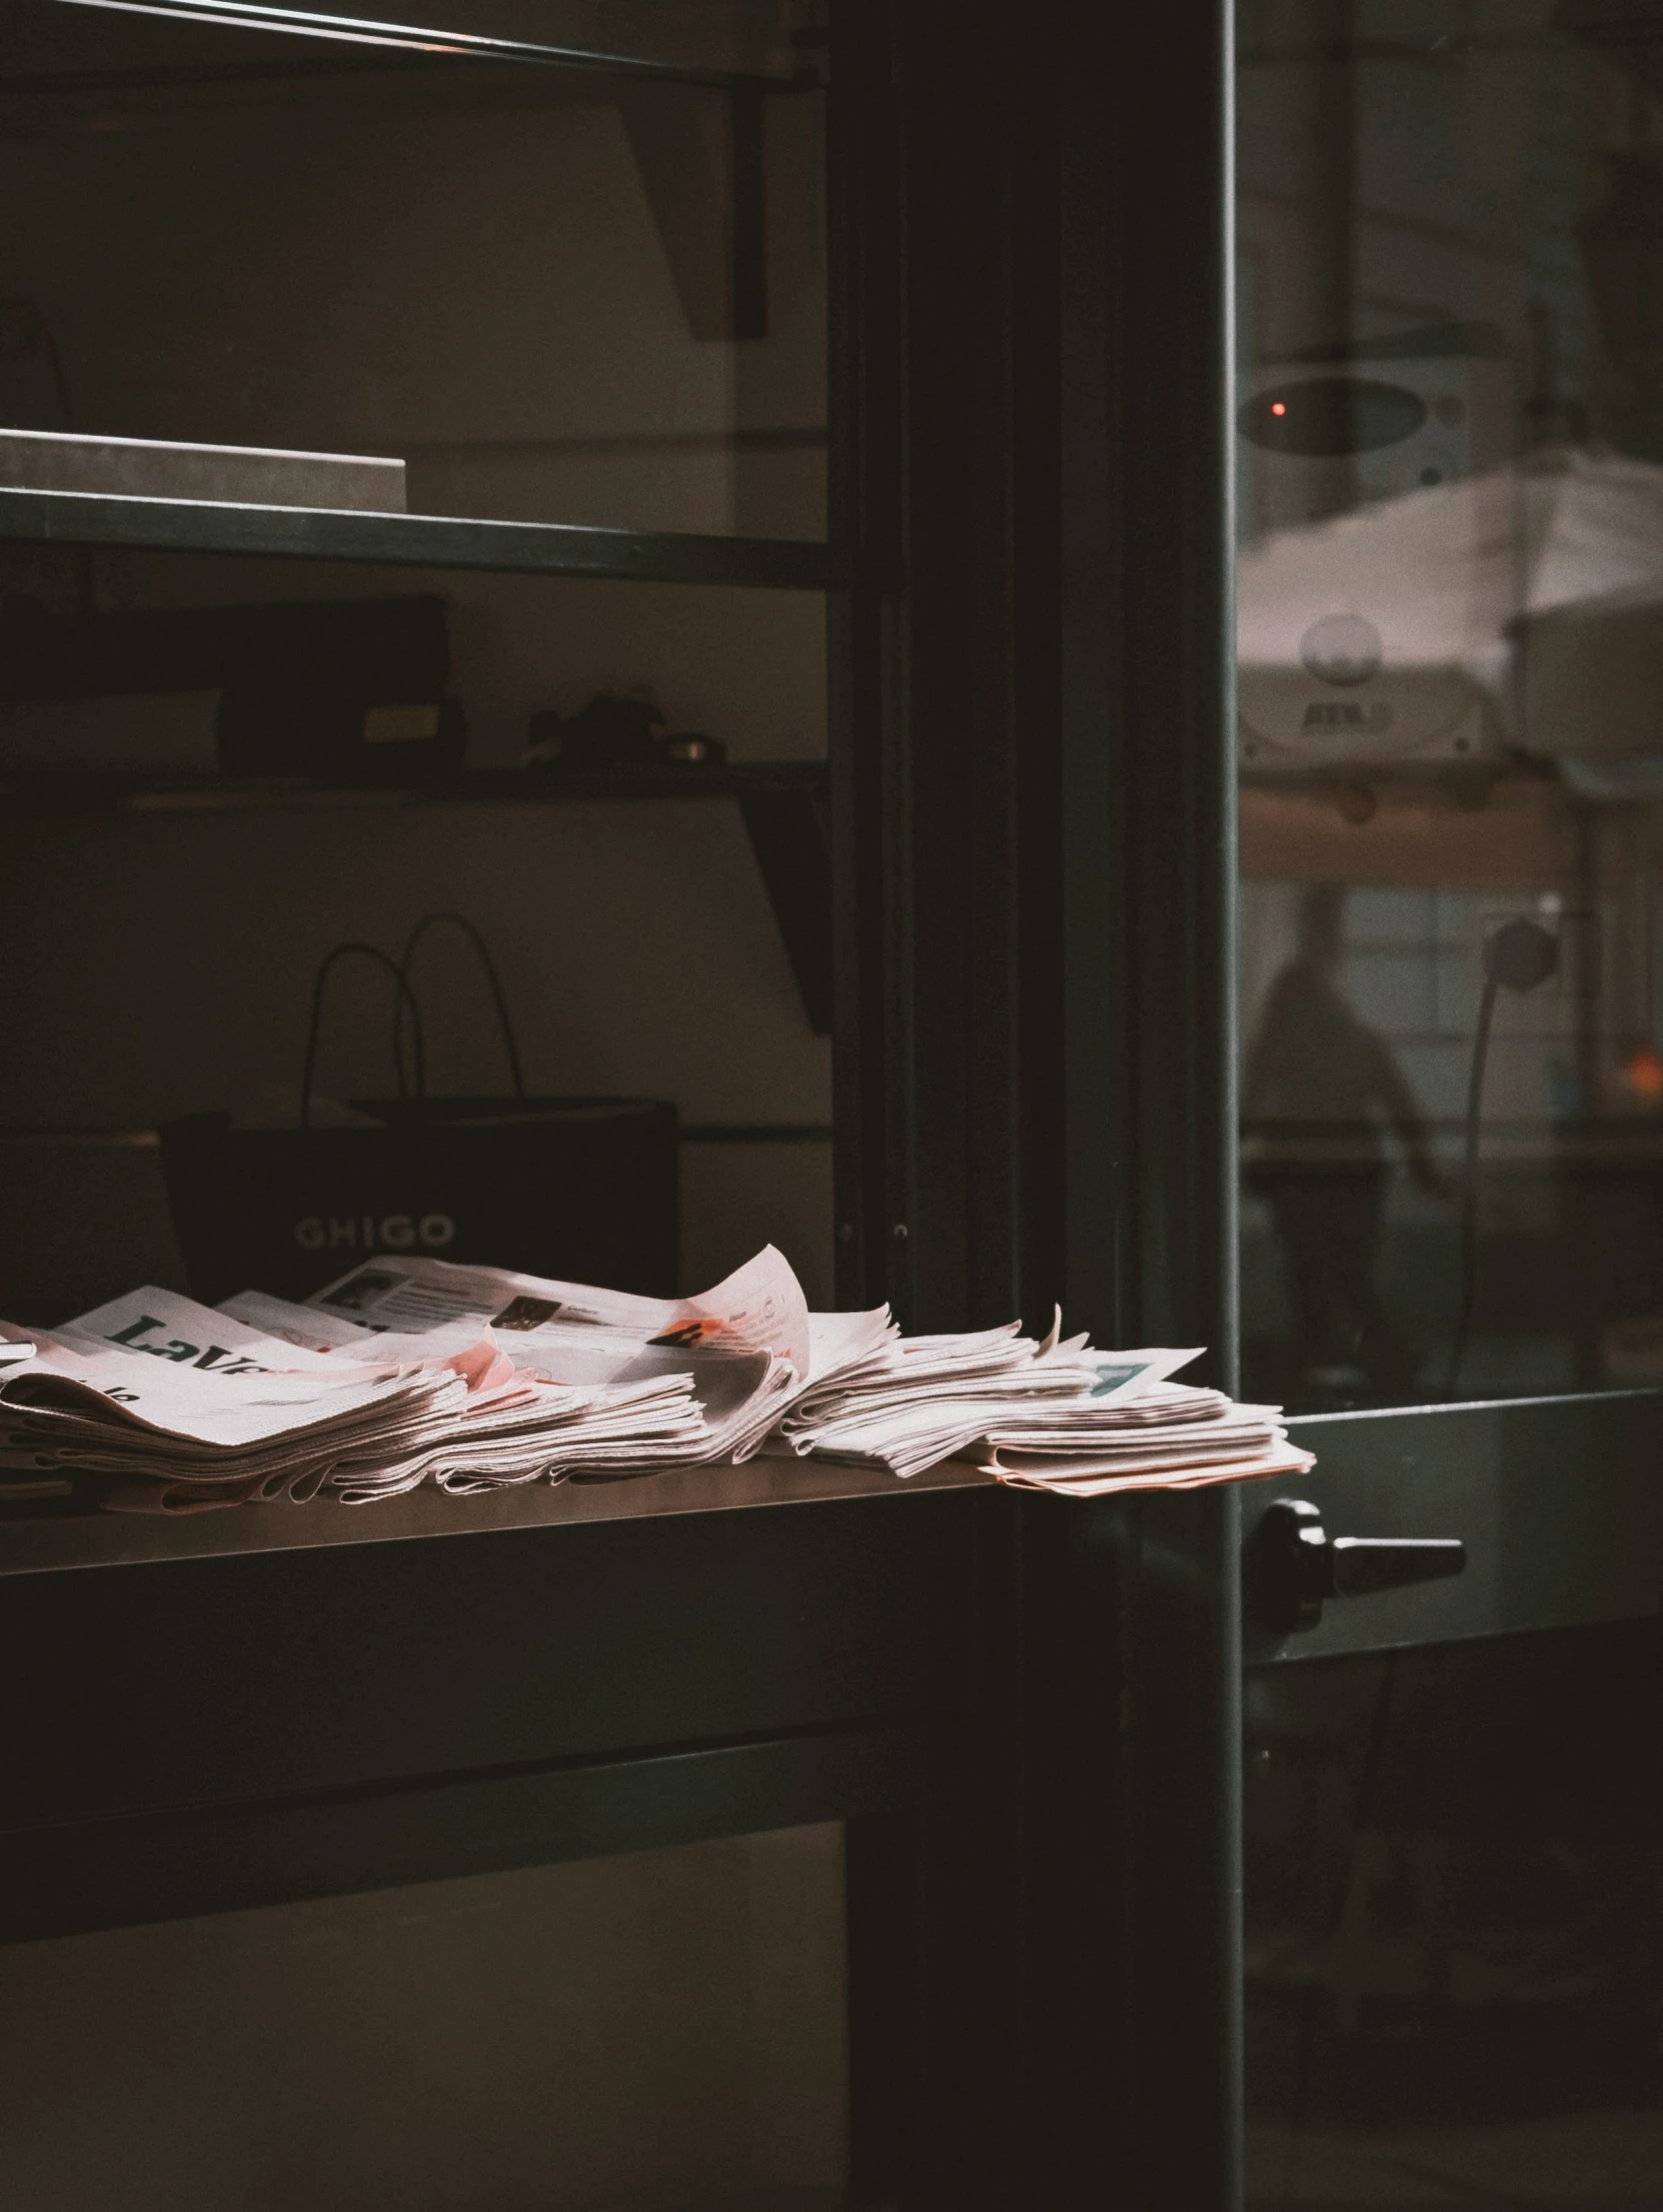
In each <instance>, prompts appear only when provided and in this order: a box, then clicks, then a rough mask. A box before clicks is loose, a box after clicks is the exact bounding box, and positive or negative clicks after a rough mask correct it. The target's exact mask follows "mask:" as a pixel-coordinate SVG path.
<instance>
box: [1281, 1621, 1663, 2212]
mask: <svg viewBox="0 0 1663 2212" xmlns="http://www.w3.org/2000/svg"><path fill="white" fill-rule="evenodd" d="M1614 1683H1620V1684H1621V1685H1622V1686H1623V1688H1622V1694H1621V1695H1620V1696H1613V1694H1612V1685H1613V1684H1614ZM1660 1692H1663V1626H1660V1624H1659V1623H1657V1622H1655V1621H1644V1622H1639V1623H1634V1624H1629V1625H1624V1626H1622V1627H1614V1628H1613V1627H1602V1628H1579V1629H1570V1630H1564V1631H1554V1632H1552V1633H1547V1634H1540V1635H1533V1636H1522V1637H1511V1638H1506V1639H1500V1640H1495V1641H1486V1642H1478V1643H1472V1644H1464V1645H1445V1646H1441V1647H1428V1648H1422V1649H1418V1650H1406V1651H1401V1652H1392V1653H1388V1654H1385V1655H1383V1656H1380V1657H1366V1658H1346V1659H1326V1660H1315V1661H1301V1662H1299V1663H1297V1664H1291V1665H1281V1666H1268V1667H1260V1668H1255V1669H1251V1670H1250V1671H1249V1673H1248V1676H1247V1682H1246V1760H1247V1767H1246V1799H1245V1802H1246V1845H1247V2024H1248V2025H1247V2107H1248V2132H1247V2142H1248V2202H1249V2204H1250V2205H1252V2206H1253V2207H1254V2208H1255V2212H1293V2208H1294V2207H1298V2208H1299V2212H1326V2208H1334V2212H1338V2208H1339V2207H1341V2206H1344V2207H1345V2208H1346V2212H1372V2208H1375V2207H1380V2208H1384V2207H1386V2206H1437V2205H1450V2206H1455V2205H1496V2206H1499V2205H1532V2206H1537V2205H1539V2206H1543V2207H1553V2208H1555V2212H1617V2208H1618V2207H1622V2208H1624V2212H1644V2208H1650V2212H1656V2208H1657V2207H1659V2206H1663V2064H1660V2063H1659V2056H1660V2048H1663V2046H1660V2041H1659V2035H1660V2029H1663V1825H1660V1822H1659V1817H1658V1803H1657V1795H1656V1789H1655V1786H1654V1783H1655V1777H1654V1774H1653V1771H1652V1767H1653V1762H1652V1760H1651V1759H1650V1757H1649V1756H1648V1755H1647V1750H1646V1747H1645V1745H1644V1744H1643V1743H1642V1742H1641V1740H1640V1739H1639V1737H1637V1735H1636V1728H1635V1716H1636V1714H1646V1713H1649V1712H1650V1711H1652V1710H1653V1709H1655V1705H1656V1700H1657V1697H1658V1695H1659V1693H1660ZM1640 1725H1641V1729H1642V1731H1643V1729H1644V1725H1645V1724H1644V1722H1643V1721H1642V1722H1641V1724H1640Z"/></svg>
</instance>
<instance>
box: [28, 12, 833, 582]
mask: <svg viewBox="0 0 1663 2212" xmlns="http://www.w3.org/2000/svg"><path fill="white" fill-rule="evenodd" d="M229 12H230V13H232V14H235V12H236V11H235V10H231V11H229ZM335 12H336V13H337V14H346V13H347V12H348V11H346V10H344V9H338V10H336V11H335ZM359 12H360V13H362V14H364V15H367V16H371V17H375V16H378V15H379V14H381V13H384V12H385V13H386V14H388V15H390V16H393V17H396V18H399V20H401V21H402V20H403V18H402V17H399V9H398V7H397V5H396V4H395V0H387V7H386V9H385V10H381V9H379V8H377V7H366V8H365V9H363V10H361V11H359ZM416 18H417V31H418V34H419V32H420V26H421V25H422V24H423V23H427V22H432V21H437V20H441V19H445V18H450V19H452V20H458V21H459V27H460V28H461V29H463V30H465V31H467V32H470V33H476V34H478V33H488V34H493V35H502V34H506V35H508V36H511V37H514V36H518V37H524V36H526V35H527V33H528V28H529V27H531V26H532V25H533V20H534V19H535V18H541V19H542V22H541V32H540V35H541V36H542V37H543V38H545V39H547V40H550V41H558V40H560V39H562V38H567V39H574V40H579V41H581V42H582V43H584V44H585V45H586V46H587V45H589V44H591V43H592V42H593V41H594V40H595V39H597V38H601V39H604V40H606V41H607V42H608V43H607V44H606V45H605V48H604V50H605V51H607V52H609V53H614V54H618V55H622V56H623V57H624V58H625V59H626V60H629V59H631V58H641V57H643V56H645V57H647V58H659V57H661V56H665V57H668V58H669V59H670V60H671V61H672V62H674V63H675V64H677V65H678V66H681V65H683V64H686V65H687V66H690V67H694V68H697V69H703V70H706V71H709V70H710V69H712V68H713V66H714V67H717V68H719V69H720V68H728V67H732V66H735V65H737V64H743V65H745V73H744V74H743V75H742V76H740V77H738V78H736V79H735V80H734V81H733V82H732V83H730V82H728V81H727V80H726V79H725V78H723V77H722V76H720V75H714V76H706V77H703V78H700V79H698V81H692V80H690V81H671V80H667V79H661V78H657V77H654V76H652V75H651V74H648V75H643V74H641V73H639V72H636V73H632V72H631V71H629V70H628V69H624V68H618V69H612V70H606V69H594V68H577V67H574V68H566V67H552V66H544V65H541V64H538V63H535V62H530V61H525V60H513V59H510V60H500V59H483V58H480V57H479V56H477V55H475V56H471V57H470V56H466V55H462V56H459V55H457V54H454V53H448V52H443V51H436V50H434V48H433V46H432V42H431V41H424V39H423V38H422V37H421V36H420V35H417V36H415V37H414V38H413V39H411V40H400V39H399V38H396V37H394V38H388V37H384V36H383V35H382V34H381V33H379V32H375V33H365V34H364V35H363V36H362V37H360V36H359V35H357V34H354V35H352V36H346V35H342V34H341V33H338V32H333V31H332V32H329V33H328V35H323V34H319V35H307V36H303V35H297V34H294V33H283V34H278V33H275V32H272V31H269V30H264V29H260V28H255V27H250V26H249V25H248V24H239V23H235V22H225V21H219V22H215V21H212V20H193V19H191V12H190V10H189V9H185V10H182V11H179V12H178V13H177V14H175V15H172V16H170V15H168V14H167V13H166V12H165V11H164V12H163V13H162V14H161V15H150V14H145V13H142V12H140V13H133V12H127V11H125V10H123V9H120V8H115V7H110V6H105V5H66V4H64V0H11V4H9V5H8V6H7V8H6V9H5V11H4V24H3V27H0V197H3V199H4V203H5V206H6V210H7V220H6V224H5V226H4V232H3V235H0V435H3V432H4V430H5V428H8V427H9V428H13V429H18V430H23V431H31V432H34V433H37V434H48V435H51V436H57V437H59V438H61V437H62V436H63V434H66V433H67V434H72V435H74V436H76V437H78V438H81V439H85V440H93V441H96V440H109V439H128V440H143V441H150V442H159V443H164V444H168V443H172V444H185V445H199V446H200V445H206V446H216V447H218V446H224V447H235V448H243V449H247V448H256V449H261V450H262V452H264V453H265V454H266V459H265V460H264V461H263V462H259V463H257V462H255V461H253V460H251V459H250V458H249V457H248V456H247V455H246V454H245V455H243V456H242V457H241V458H238V457H237V456H235V455H227V456H220V457H218V458H217V459H215V458H213V457H204V456H201V455H198V456H195V457H190V456H183V457H182V456H177V455H175V456H168V455H155V454H149V455H144V454H140V455H135V454H133V453H131V452H122V453H116V454H113V455H112V454H111V453H109V452H107V451H105V452H96V451H95V452H89V451H88V450H87V449H86V448H85V447H81V448H77V449H74V450H73V451H69V450H67V449H63V448H61V447H58V448H48V447H47V446H45V445H43V443H42V442H41V438H40V436H39V435H37V437H36V439H35V440H34V441H33V442H31V443H29V444H27V445H26V446H19V445H17V444H16V442H14V443H13V444H12V445H10V446H7V447H5V448H0V484H24V485H36V484H38V485H39V486H40V487H41V488H44V489H49V490H50V489H58V490H72V491H73V490H80V491H89V490H90V491H100V490H126V491H132V492H141V493H144V492H149V493H152V494H154V495H156V496H159V497H190V498H196V497H205V496H206V497H215V498H229V499H238V500H244V501H249V502H252V503H254V504H269V503H272V502H276V503H278V504H283V505H295V506H317V507H330V506H340V507H354V508H369V509H374V510H378V511H386V510H393V511H398V510H400V509H406V510H408V511H409V512H411V513H419V514H430V515H449V516H463V517H476V518H489V519H494V520H503V521H521V522H543V523H579V524H592V525H601V526H607V527H618V528H624V529H651V530H679V531H699V532H710V533H721V534H728V533H737V534H739V535H742V536H759V537H790V538H815V537H819V536H823V535H824V533H825V523H826V438H827V430H826V423H827V402H826V259H825V246H824V235H823V233H824V193H823V178H822V163H823V151H824V131H823V107H824V99H823V94H822V92H821V90H820V88H819V85H818V83H817V82H816V79H815V77H814V74H813V68H814V66H815V58H816V56H817V54H818V51H819V48H818V44H817V41H818V39H819V33H818V31H817V29H816V17H815V12H814V10H813V9H812V8H811V9H799V8H797V7H795V6H792V5H788V4H786V0H781V4H780V5H778V6H767V5H765V6H764V7H762V8H744V9H742V8H739V7H737V6H735V7H726V8H724V7H711V8H707V7H703V6H693V7H688V8H684V9H681V10H677V9H671V8H666V7H664V6H652V5H645V6H627V7H617V8H614V7H610V6H607V5H593V6H588V7H582V8H578V7H573V8H558V7H557V8H544V9H534V8H528V7H524V6H521V7H518V8H515V7H473V8H470V7H467V6H461V7H460V8H459V9H458V10H456V11H455V14H454V16H453V15H452V11H450V10H448V9H445V8H443V7H436V6H434V5H431V4H430V5H426V6H424V7H419V8H417V10H416ZM794 55H801V56H802V57H804V59H805V64H806V66H805V68H804V69H802V70H798V69H796V68H795V66H794V67H793V68H792V69H790V70H786V69H785V68H784V66H783V64H784V62H789V61H790V60H791V57H793V56H794ZM271 449H276V452H275V453H274V452H273V451H272V450H271ZM278 455H287V456H289V457H290V458H289V459H288V460H287V461H284V460H282V459H280V458H278V457H277V456H278ZM321 456H335V457H349V458H356V459H357V460H358V461H359V463H360V466H359V467H358V468H357V469H356V470H352V469H346V468H343V466H342V464H341V462H340V460H339V459H337V460H336V462H335V463H334V464H333V466H331V465H330V464H328V463H327V462H321V461H320V460H319V459H318V457H321ZM306 457H312V458H311V460H310V462H308V461H307V459H306ZM374 462H379V463H381V464H382V465H381V467H380V468H371V467H369V466H368V464H370V463H374ZM65 472H68V473H67V474H66V473H65Z"/></svg>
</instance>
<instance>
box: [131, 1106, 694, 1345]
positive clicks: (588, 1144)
mask: <svg viewBox="0 0 1663 2212" xmlns="http://www.w3.org/2000/svg"><path fill="white" fill-rule="evenodd" d="M354 1104H355V1106H358V1107H359V1110H361V1111H363V1112H366V1113H372V1114H375V1115H376V1116H377V1117H378V1119H379V1121H380V1122H381V1125H380V1126H378V1127H375V1128H307V1129H301V1128H294V1129H234V1128H233V1127H232V1125H231V1116H230V1114H229V1113H198V1114H192V1115H191V1116H189V1117H188V1118H187V1119H184V1120H179V1121H173V1122H169V1123H168V1124H167V1125H166V1126H165V1127H164V1128H163V1130H162V1132H161V1133H162V1169H163V1172H164V1174H165V1175H166V1177H167V1187H168V1198H169V1201H170V1203H171V1205H172V1207H173V1217H174V1226H175V1229H176V1231H177V1234H178V1237H179V1248H180V1250H181V1251H182V1252H183V1254H184V1257H185V1264H186V1267H187V1268H188V1269H189V1272H190V1277H191V1289H192V1291H193V1293H194V1295H196V1296H197V1297H199V1298H201V1299H203V1300H204V1301H205V1302H206V1303H208V1304H210V1305H211V1304H214V1303H215V1302H216V1301H217V1300H218V1299H220V1298H223V1297H229V1296H230V1295H231V1293H232V1292H233V1291H236V1290H246V1289H250V1288H254V1289H261V1290H271V1291H274V1292H275V1293H276V1294H277V1295H278V1296H280V1297H288V1298H304V1297H306V1296H307V1295H309V1293H310V1292H312V1291H313V1290H317V1289H321V1288H322V1286H323V1285H324V1284H325V1283H326V1282H330V1281H333V1280H334V1278H335V1277H336V1276H337V1275H342V1274H345V1273H346V1272H347V1270H348V1268H350V1267H353V1266H355V1265H356V1264H357V1263H358V1262H359V1261H360V1260H361V1259H366V1258H373V1257H374V1255H375V1254H376V1253H377V1252H411V1251H416V1252H428V1253H430V1254H432V1255H433V1256H434V1257H435V1258H439V1259H457V1260H475V1261H481V1262H483V1263H485V1264H487V1265H490V1266H498V1267H517V1268H519V1269H521V1270H522V1271H523V1272H525V1273H527V1274H539V1275H555V1276H558V1277H560V1278H561V1279H563V1280H565V1281H568V1282H602V1283H607V1284H609V1285H611V1286H612V1287H614V1288H616V1289H620V1290H642V1291H646V1292H647V1293H649V1294H650V1295H654V1296H660V1297H668V1296H673V1295H674V1294H675V1291H676V1288H677V1280H676V1276H677V1258H678V1253H677V1241H678V1238H677V1229H678V1186H677V1149H676V1108H675V1107H674V1106H670V1105H667V1104H665V1103H663V1102H660V1101H656V1100H651V1099H549V1098H526V1099H518V1098H516V1099H427V1100H420V1101H399V1100H380V1101H369V1102H358V1101H355V1102H354Z"/></svg>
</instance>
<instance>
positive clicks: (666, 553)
mask: <svg viewBox="0 0 1663 2212" xmlns="http://www.w3.org/2000/svg"><path fill="white" fill-rule="evenodd" d="M0 539H13V540H22V541H25V542H31V543H35V544H45V545H66V546H149V547H154V548H156V549H158V550H162V551H167V552H171V553H232V554H256V555H264V556H267V557H275V558H278V559H284V560H300V561H351V562H364V563H373V564H374V565H376V566H377V567H386V568H416V569H482V570H496V571H500V572H502V573H505V574H512V575H517V576H571V577H587V578H591V579H599V580H605V581H617V582H633V583H642V584H727V585H734V586H740V587H743V588H746V589H749V590H753V591H757V590H761V591H784V592H825V591H830V590H832V589H833V588H834V586H835V584H836V582H837V581H838V577H837V574H836V564H834V562H833V560H832V551H831V548H830V547H829V546H827V545H825V544H823V543H820V542H818V541H813V540H806V539H799V538H719V537H702V536H696V535H694V534H693V533H691V532H676V531H668V530H597V529H590V528H588V527H585V526H582V525H579V524H574V523H522V522H470V521H453V520H452V519H451V518H450V517H449V516H445V515H396V514H363V513H358V512H354V511H352V510H349V509H343V508H322V507H245V506H235V505H232V504H230V503H229V502H225V501H218V500H190V499H130V498H116V497H111V496H109V495H107V494H104V493H101V492H36V491H18V490H15V489H6V488H0Z"/></svg>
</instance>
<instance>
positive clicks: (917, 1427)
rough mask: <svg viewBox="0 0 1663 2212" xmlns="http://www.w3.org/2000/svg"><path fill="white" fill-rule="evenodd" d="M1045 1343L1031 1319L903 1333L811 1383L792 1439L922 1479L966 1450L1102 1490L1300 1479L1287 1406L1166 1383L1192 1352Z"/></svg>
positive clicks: (1007, 1470)
mask: <svg viewBox="0 0 1663 2212" xmlns="http://www.w3.org/2000/svg"><path fill="white" fill-rule="evenodd" d="M1060 1333H1061V1316H1060V1315H1058V1316H1057V1319H1056V1321H1055V1322H1053V1324H1052V1327H1051V1330H1050V1333H1049V1334H1048V1335H1047V1336H1046V1337H1044V1338H1043V1340H1042V1341H1039V1342H1037V1343H1036V1342H1035V1341H1034V1340H1033V1338H1031V1337H1028V1336H1024V1335H1022V1333H1021V1324H1020V1323H1019V1322H1016V1321H1012V1322H1010V1323H1009V1324H1008V1325H1007V1326H1006V1327H1003V1328H994V1329H987V1330H984V1331H982V1332H980V1333H978V1334H969V1335H949V1336H903V1337H900V1338H898V1339H895V1340H892V1341H890V1342H888V1343H886V1344H884V1345H882V1346H880V1347H879V1348H878V1349H876V1350H874V1351H873V1352H872V1353H870V1354H869V1355H868V1356H867V1357H866V1358H865V1359H863V1360H861V1361H858V1362H856V1363H851V1364H849V1365H847V1366H845V1367H843V1368H842V1369H841V1370H839V1371H838V1372H837V1373H835V1374H833V1375H832V1376H830V1377H828V1378H827V1379H825V1380H823V1381H820V1382H817V1383H814V1384H812V1385H811V1386H810V1387H809V1388H808V1389H806V1390H805V1391H803V1392H802V1393H801V1394H800V1396H799V1397H798V1398H797V1400H796V1402H795V1403H794V1404H793V1406H792V1408H791V1410H790V1411H789V1412H788V1413H787V1414H786V1416H785V1418H784V1420H783V1421H782V1422H781V1436H782V1438H783V1440H784V1442H785V1443H786V1444H787V1445H789V1446H790V1448H791V1449H792V1450H793V1451H795V1452H799V1453H801V1454H803V1455H805V1456H814V1457H817V1458H832V1459H844V1460H851V1461H853V1462H855V1463H857V1464H862V1465H869V1466H881V1467H887V1468H888V1470H889V1471H890V1473H892V1474H897V1475H909V1474H917V1473H919V1472H920V1471H921V1470H922V1469H923V1468H925V1467H929V1466H933V1465H935V1464H936V1463H937V1462H938V1461H940V1460H942V1459H961V1458H969V1459H971V1460H973V1461H974V1462H975V1463H976V1464H977V1465H979V1466H980V1467H982V1468H983V1469H984V1471H985V1472H987V1473H989V1474H994V1475H997V1477H998V1478H999V1480H1000V1481H1001V1482H1009V1483H1012V1484H1014V1485H1016V1486H1017V1487H1019V1488H1024V1489H1055V1490H1066V1491H1068V1492H1069V1493H1070V1494H1071V1495H1073V1496H1077V1497H1100V1496H1102V1495H1104V1494H1106V1493H1107V1492H1109V1491H1111V1490H1126V1489H1140V1488H1161V1489H1167V1488H1188V1487H1194V1486H1196V1485H1198V1484H1201V1483H1208V1482H1234V1481H1240V1480H1243V1479H1245V1478H1247V1477H1250V1476H1259V1475H1270V1474H1299V1473H1303V1472H1304V1470H1305V1469H1306V1468H1307V1467H1309V1466H1311V1465H1312V1463H1313V1461H1312V1457H1311V1454H1310V1453H1309V1452H1306V1451H1301V1450H1299V1449H1298V1448H1297V1447H1296V1446H1295V1445H1293V1444H1291V1443H1290V1442H1289V1441H1288V1436H1287V1431H1286V1429H1285V1428H1283V1426H1282V1424H1281V1408H1280V1407H1279V1406H1272V1405H1238V1404H1236V1403H1235V1402H1234V1401H1233V1400H1232V1399H1230V1398H1228V1397H1226V1396H1225V1395H1224V1393H1223V1392H1222V1391H1221V1390H1207V1389H1197V1388H1194V1387H1191V1386H1190V1385H1188V1384H1185V1383H1181V1382H1173V1381H1171V1380H1169V1379H1168V1378H1169V1377H1170V1376H1171V1375H1172V1374H1173V1373H1174V1372H1175V1371H1176V1370H1177V1369H1178V1368H1179V1367H1182V1366H1185V1365H1187V1364H1188V1362H1189V1361H1190V1360H1192V1359H1196V1358H1199V1356H1200V1352H1199V1348H1195V1349H1191V1350H1188V1351H1172V1350H1166V1349H1159V1350H1149V1351H1116V1352H1105V1351H1097V1350H1094V1349H1093V1348H1092V1346H1091V1345H1090V1344H1089V1343H1087V1341H1086V1340H1085V1338H1084V1337H1083V1336H1075V1337H1071V1338H1069V1339H1068V1340H1067V1341H1066V1342H1062V1341H1059V1337H1060Z"/></svg>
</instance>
